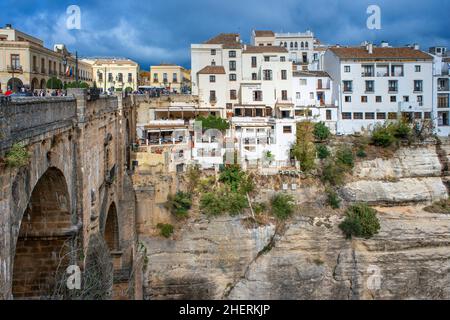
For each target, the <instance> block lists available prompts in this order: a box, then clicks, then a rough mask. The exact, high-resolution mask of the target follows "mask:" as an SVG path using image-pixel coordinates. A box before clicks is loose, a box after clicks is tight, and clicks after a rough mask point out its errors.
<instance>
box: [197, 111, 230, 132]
mask: <svg viewBox="0 0 450 320" xmlns="http://www.w3.org/2000/svg"><path fill="white" fill-rule="evenodd" d="M196 121H200V122H201V123H202V130H203V131H206V130H208V129H217V130H220V131H222V132H223V131H225V130H227V129H229V128H230V123H229V122H228V121H227V120H225V119H222V118H220V117H215V116H212V115H209V116H208V117H203V116H199V117H197V119H196Z"/></svg>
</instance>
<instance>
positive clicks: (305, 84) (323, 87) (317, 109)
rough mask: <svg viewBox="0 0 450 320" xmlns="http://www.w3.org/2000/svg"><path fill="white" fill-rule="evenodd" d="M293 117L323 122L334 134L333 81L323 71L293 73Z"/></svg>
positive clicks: (334, 105) (335, 108) (335, 111)
mask: <svg viewBox="0 0 450 320" xmlns="http://www.w3.org/2000/svg"><path fill="white" fill-rule="evenodd" d="M292 86H293V87H292V92H293V96H294V104H295V109H294V116H295V119H299V120H311V121H314V122H320V121H322V122H324V123H325V124H326V125H327V126H328V128H329V129H330V130H331V131H332V132H333V133H335V132H336V122H337V116H338V115H337V107H336V105H337V104H336V103H335V101H333V80H332V79H331V77H330V76H329V74H328V73H326V72H324V71H294V72H293V81H292Z"/></svg>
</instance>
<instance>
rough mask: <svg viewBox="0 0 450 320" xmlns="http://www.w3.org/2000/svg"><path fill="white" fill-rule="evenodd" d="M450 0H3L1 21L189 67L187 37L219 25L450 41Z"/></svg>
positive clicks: (338, 36)
mask: <svg viewBox="0 0 450 320" xmlns="http://www.w3.org/2000/svg"><path fill="white" fill-rule="evenodd" d="M372 4H375V5H378V6H379V7H380V8H381V29H380V30H369V29H368V28H367V26H366V21H367V18H368V17H369V14H367V13H366V10H367V7H368V6H369V5H372ZM70 5H78V6H79V7H80V9H81V29H80V30H68V29H67V27H66V21H67V18H68V15H67V13H66V10H67V8H68V6H70ZM449 12H450V0H428V1H423V0H420V1H419V0H395V1H393V0H278V1H275V0H184V1H181V0H147V1H142V0H141V1H134V0H120V1H119V0H108V1H106V0H89V1H87V0H79V1H76V0H71V1H65V0H58V1H57V0H39V1H37V0H21V1H17V0H1V2H0V23H1V24H2V25H4V24H5V23H11V24H13V26H14V27H15V28H17V29H19V30H22V31H24V32H26V33H30V34H32V35H34V36H36V37H38V38H41V39H43V40H44V42H45V45H46V46H49V47H53V44H55V43H65V44H67V45H68V47H69V50H70V51H75V50H78V52H79V55H81V56H124V57H128V58H131V59H133V60H136V61H138V62H139V63H140V64H141V68H142V69H148V68H149V66H150V65H151V64H155V63H160V62H166V63H169V62H170V63H177V64H181V65H184V66H186V67H189V66H190V44H191V43H201V42H203V41H205V40H207V39H209V38H210V37H212V36H214V35H215V34H217V33H220V32H238V33H240V34H241V36H242V38H243V39H244V41H249V38H250V33H251V30H252V29H271V30H273V31H275V32H299V31H305V30H307V29H310V30H312V31H314V33H315V34H316V36H317V37H318V38H319V39H320V40H321V41H322V42H323V43H329V44H336V43H339V44H359V43H361V42H362V41H364V40H369V41H373V42H375V43H377V42H380V41H381V40H387V41H389V42H391V43H392V44H394V45H405V44H409V43H415V42H416V43H419V44H420V45H421V46H422V48H428V47H429V46H433V45H445V46H447V47H450V22H449V21H450V20H449V18H448V13H449Z"/></svg>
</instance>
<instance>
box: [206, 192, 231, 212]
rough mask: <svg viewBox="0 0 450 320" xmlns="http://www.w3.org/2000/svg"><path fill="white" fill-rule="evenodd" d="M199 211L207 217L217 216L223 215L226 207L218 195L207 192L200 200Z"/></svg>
mask: <svg viewBox="0 0 450 320" xmlns="http://www.w3.org/2000/svg"><path fill="white" fill-rule="evenodd" d="M200 210H201V211H202V212H203V213H204V214H206V215H208V216H219V215H221V214H223V213H225V210H226V207H225V204H224V201H223V200H222V198H221V196H220V195H218V194H217V193H215V192H207V193H204V194H203V195H202V196H201V198H200Z"/></svg>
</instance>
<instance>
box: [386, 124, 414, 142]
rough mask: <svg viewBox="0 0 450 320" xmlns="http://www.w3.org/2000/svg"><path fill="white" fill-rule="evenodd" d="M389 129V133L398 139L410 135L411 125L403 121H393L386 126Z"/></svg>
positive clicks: (406, 137)
mask: <svg viewBox="0 0 450 320" xmlns="http://www.w3.org/2000/svg"><path fill="white" fill-rule="evenodd" d="M388 129H389V131H390V132H391V134H392V135H393V136H394V137H395V138H398V139H409V138H410V137H411V134H412V129H411V127H410V126H409V125H408V124H407V123H405V122H403V121H398V122H395V123H391V124H390V125H389V126H388Z"/></svg>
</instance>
